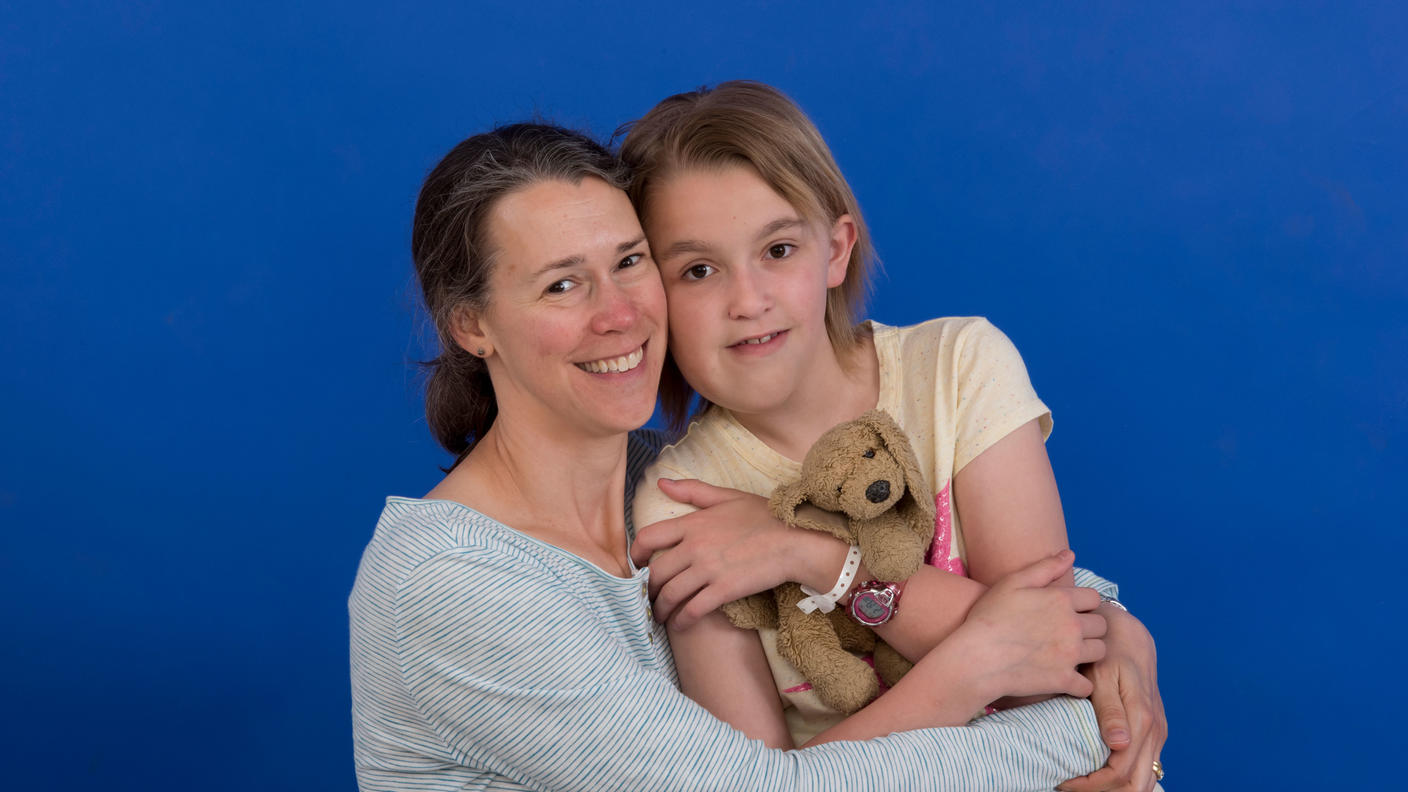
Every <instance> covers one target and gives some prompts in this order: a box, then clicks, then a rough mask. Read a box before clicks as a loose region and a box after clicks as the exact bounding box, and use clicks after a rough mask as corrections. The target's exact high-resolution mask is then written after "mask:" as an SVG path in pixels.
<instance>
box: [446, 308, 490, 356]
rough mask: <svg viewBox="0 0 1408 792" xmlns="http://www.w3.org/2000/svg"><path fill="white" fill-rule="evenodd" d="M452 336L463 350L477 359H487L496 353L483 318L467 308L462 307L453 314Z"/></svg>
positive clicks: (451, 319)
mask: <svg viewBox="0 0 1408 792" xmlns="http://www.w3.org/2000/svg"><path fill="white" fill-rule="evenodd" d="M450 335H451V336H453V337H454V339H455V343H456V344H459V345H460V348H461V349H463V350H464V351H466V352H468V353H469V354H471V355H474V356H475V357H480V358H485V357H488V356H490V355H492V354H493V353H494V345H493V343H491V342H490V340H489V334H488V332H487V328H485V327H484V322H483V316H482V315H481V314H480V313H479V312H478V311H474V310H471V309H470V308H468V307H467V306H460V307H458V308H456V309H455V311H454V313H453V314H451V316H450Z"/></svg>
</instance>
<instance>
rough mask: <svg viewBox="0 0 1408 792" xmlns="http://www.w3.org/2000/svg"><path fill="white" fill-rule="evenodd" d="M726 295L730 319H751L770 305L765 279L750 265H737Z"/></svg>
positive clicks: (770, 299)
mask: <svg viewBox="0 0 1408 792" xmlns="http://www.w3.org/2000/svg"><path fill="white" fill-rule="evenodd" d="M728 297H729V300H728V315H729V318H730V319H752V318H754V317H757V316H761V315H762V314H764V313H766V312H767V310H768V309H769V308H771V307H772V296H771V293H770V291H769V287H768V283H767V279H766V278H764V277H759V274H758V273H756V272H754V271H753V270H752V268H750V267H739V268H737V269H736V270H735V271H734V273H733V277H732V278H731V280H730V283H729V295H728Z"/></svg>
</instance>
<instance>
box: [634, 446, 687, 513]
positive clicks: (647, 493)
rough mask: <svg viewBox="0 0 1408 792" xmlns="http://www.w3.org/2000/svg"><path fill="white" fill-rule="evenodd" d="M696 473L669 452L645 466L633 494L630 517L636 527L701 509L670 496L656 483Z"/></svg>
mask: <svg viewBox="0 0 1408 792" xmlns="http://www.w3.org/2000/svg"><path fill="white" fill-rule="evenodd" d="M694 477H695V475H694V474H692V473H690V472H689V471H686V470H684V469H682V468H680V467H679V466H678V464H676V463H674V462H673V460H672V458H671V456H670V454H669V453H668V452H667V453H666V454H665V455H663V456H662V457H660V458H659V459H657V460H656V461H655V464H653V465H651V466H650V467H648V468H646V470H645V475H643V476H642V477H641V480H640V483H639V484H637V485H636V490H635V493H634V498H633V499H632V501H631V517H632V520H633V522H634V523H635V527H636V528H644V527H645V526H647V525H650V524H651V523H657V522H660V521H661V520H668V519H670V518H671V517H681V516H683V515H686V514H689V513H690V512H693V511H698V510H697V509H696V508H695V507H693V506H690V505H689V504H687V503H680V502H678V501H674V500H671V499H670V498H669V496H667V495H666V494H665V493H664V492H661V491H660V487H659V486H657V485H656V482H658V481H659V480H660V479H662V478H673V479H680V478H694Z"/></svg>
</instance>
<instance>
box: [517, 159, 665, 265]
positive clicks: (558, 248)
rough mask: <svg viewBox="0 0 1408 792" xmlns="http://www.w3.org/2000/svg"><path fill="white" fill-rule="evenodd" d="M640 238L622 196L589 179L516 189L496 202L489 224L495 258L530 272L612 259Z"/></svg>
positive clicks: (632, 214) (640, 233) (560, 181)
mask: <svg viewBox="0 0 1408 792" xmlns="http://www.w3.org/2000/svg"><path fill="white" fill-rule="evenodd" d="M642 236H643V234H642V232H641V228H640V222H639V221H638V220H637V219H636V214H635V210H634V209H632V208H631V203H630V200H629V199H627V197H626V193H625V192H623V191H622V190H620V189H618V188H616V187H612V186H611V185H609V184H607V183H606V182H604V181H602V180H600V179H597V178H594V177H585V178H583V179H582V180H581V181H580V182H576V183H573V182H569V181H565V180H551V181H540V182H535V183H533V184H530V185H528V186H526V187H523V188H521V189H518V190H515V191H513V192H512V193H509V194H508V195H506V196H504V197H503V198H501V199H500V200H499V202H498V203H497V204H496V205H495V207H494V210H493V212H492V213H491V215H490V221H489V237H490V240H491V242H492V243H493V245H494V247H495V249H496V250H497V252H498V254H499V256H500V257H507V258H510V259H513V260H516V261H519V262H520V263H521V264H522V265H524V266H528V267H532V268H535V269H536V268H539V267H548V266H552V265H555V264H559V263H561V262H564V261H568V260H571V259H579V260H581V263H586V261H587V260H590V259H592V258H596V257H598V256H601V255H606V254H610V255H615V254H616V253H618V252H620V251H621V249H622V248H623V247H624V246H629V244H630V243H634V242H636V241H638V240H639V239H640V238H641V237H642Z"/></svg>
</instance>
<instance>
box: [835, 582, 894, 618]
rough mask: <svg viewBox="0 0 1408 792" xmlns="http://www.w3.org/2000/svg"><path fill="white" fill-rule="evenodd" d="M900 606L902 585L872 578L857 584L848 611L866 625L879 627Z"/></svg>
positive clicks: (847, 607) (847, 606)
mask: <svg viewBox="0 0 1408 792" xmlns="http://www.w3.org/2000/svg"><path fill="white" fill-rule="evenodd" d="M899 608H900V585H899V584H898V583H886V582H884V581H881V580H872V581H869V582H867V583H862V584H860V585H859V586H856V589H855V591H853V592H851V601H850V602H849V603H848V604H847V605H846V612H847V613H849V614H850V615H851V618H852V619H855V620H856V621H857V622H859V623H861V624H864V625H865V626H866V627H879V626H880V625H882V624H884V623H885V622H887V621H889V620H890V617H892V616H894V615H895V613H896V612H897V611H898V610H899Z"/></svg>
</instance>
